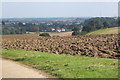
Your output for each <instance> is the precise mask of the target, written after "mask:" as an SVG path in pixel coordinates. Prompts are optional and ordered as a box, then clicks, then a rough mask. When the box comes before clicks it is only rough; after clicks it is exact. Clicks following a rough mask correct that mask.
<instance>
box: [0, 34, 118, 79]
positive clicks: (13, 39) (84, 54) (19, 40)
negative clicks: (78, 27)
mask: <svg viewBox="0 0 120 80" xmlns="http://www.w3.org/2000/svg"><path fill="white" fill-rule="evenodd" d="M118 35H120V34H118ZM118 35H117V34H102V35H83V36H64V37H58V36H56V37H41V36H37V35H3V36H2V38H3V39H2V48H3V50H2V57H3V58H8V59H11V60H15V61H19V62H21V63H23V64H26V65H29V66H31V67H33V68H36V69H38V70H42V71H45V72H47V73H49V74H50V75H52V76H55V77H58V78H118V65H119V64H118V58H119V57H117V56H116V55H118V53H119V52H120V51H119V49H118V46H119V45H118ZM59 54H60V55H59ZM110 58H111V59H110Z"/></svg>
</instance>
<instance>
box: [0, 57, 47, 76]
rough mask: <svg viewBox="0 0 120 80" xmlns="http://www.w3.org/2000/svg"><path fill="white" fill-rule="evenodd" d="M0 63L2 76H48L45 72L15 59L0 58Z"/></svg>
mask: <svg viewBox="0 0 120 80" xmlns="http://www.w3.org/2000/svg"><path fill="white" fill-rule="evenodd" d="M0 65H2V71H0V72H2V74H0V77H2V78H48V75H46V74H45V73H43V72H41V71H38V70H36V69H33V68H30V67H29V66H26V65H23V64H21V63H18V62H15V61H11V60H6V59H1V58H0Z"/></svg>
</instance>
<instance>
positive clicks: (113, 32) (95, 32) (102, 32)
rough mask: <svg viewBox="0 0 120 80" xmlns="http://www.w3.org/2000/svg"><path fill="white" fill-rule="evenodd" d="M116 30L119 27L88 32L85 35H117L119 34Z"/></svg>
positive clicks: (119, 28)
mask: <svg viewBox="0 0 120 80" xmlns="http://www.w3.org/2000/svg"><path fill="white" fill-rule="evenodd" d="M118 30H120V27H113V28H107V29H100V30H96V31H93V32H90V33H88V34H87V35H90V34H118V33H120V31H118Z"/></svg>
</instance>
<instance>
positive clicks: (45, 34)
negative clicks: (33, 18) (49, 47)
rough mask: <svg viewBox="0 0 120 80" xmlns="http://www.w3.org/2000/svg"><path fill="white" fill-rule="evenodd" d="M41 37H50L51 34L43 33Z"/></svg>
mask: <svg viewBox="0 0 120 80" xmlns="http://www.w3.org/2000/svg"><path fill="white" fill-rule="evenodd" d="M39 36H45V37H50V35H49V33H41V34H40V35H39Z"/></svg>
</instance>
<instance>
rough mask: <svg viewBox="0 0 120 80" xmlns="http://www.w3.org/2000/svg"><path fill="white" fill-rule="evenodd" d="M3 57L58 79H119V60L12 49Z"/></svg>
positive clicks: (4, 53)
mask: <svg viewBox="0 0 120 80" xmlns="http://www.w3.org/2000/svg"><path fill="white" fill-rule="evenodd" d="M2 57H4V58H9V59H12V60H15V61H19V62H21V63H24V64H27V65H29V66H32V67H34V68H36V69H39V70H42V71H45V72H47V73H49V74H51V75H53V76H55V77H58V78H118V60H117V59H106V58H94V57H84V56H71V55H65V54H62V55H58V54H52V53H45V52H38V51H25V50H12V49H9V50H2ZM89 67H90V68H89Z"/></svg>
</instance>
